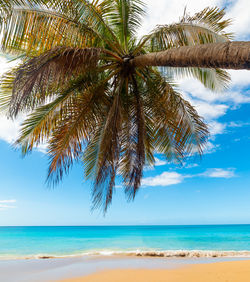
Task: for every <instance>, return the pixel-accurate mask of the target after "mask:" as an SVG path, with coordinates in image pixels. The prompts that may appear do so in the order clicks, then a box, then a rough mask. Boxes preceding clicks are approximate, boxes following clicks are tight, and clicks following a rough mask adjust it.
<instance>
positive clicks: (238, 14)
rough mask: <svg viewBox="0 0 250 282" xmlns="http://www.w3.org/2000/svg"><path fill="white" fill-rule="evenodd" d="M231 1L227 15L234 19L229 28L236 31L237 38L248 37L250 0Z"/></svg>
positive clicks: (249, 33) (249, 32)
mask: <svg viewBox="0 0 250 282" xmlns="http://www.w3.org/2000/svg"><path fill="white" fill-rule="evenodd" d="M230 2H231V3H230V4H231V5H230V6H229V8H228V9H227V16H228V17H229V18H231V19H232V20H233V24H232V26H231V27H230V28H229V30H230V31H232V32H234V33H235V35H236V38H239V37H240V38H241V39H247V37H248V36H249V35H250V31H249V26H250V17H249V9H250V3H249V0H237V1H230Z"/></svg>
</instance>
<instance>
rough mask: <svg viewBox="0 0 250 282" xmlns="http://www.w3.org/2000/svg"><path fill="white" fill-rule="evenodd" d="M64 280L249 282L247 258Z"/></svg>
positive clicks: (66, 281) (112, 271)
mask: <svg viewBox="0 0 250 282" xmlns="http://www.w3.org/2000/svg"><path fill="white" fill-rule="evenodd" d="M61 281H63V282H118V281H119V282H184V281H185V282H249V281H250V260H247V261H227V262H216V263H209V264H195V265H188V266H182V267H178V268H175V269H164V270H163V269H161V270H156V269H130V270H124V269H117V270H109V271H102V272H99V273H98V272H97V273H95V274H91V275H87V276H84V277H80V278H73V279H66V280H61Z"/></svg>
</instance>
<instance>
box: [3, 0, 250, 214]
mask: <svg viewBox="0 0 250 282" xmlns="http://www.w3.org/2000/svg"><path fill="white" fill-rule="evenodd" d="M6 3H7V4H6ZM144 11H145V6H144V4H143V2H142V1H141V0H103V1H98V0H93V1H92V2H89V1H86V0H67V1H59V0H51V1H49V0H36V1H24V0H10V1H7V0H0V19H1V25H2V33H3V36H2V42H1V46H2V50H3V51H4V52H6V53H7V52H8V53H10V54H13V55H14V56H16V57H18V58H19V60H21V63H20V64H19V65H18V66H17V67H16V68H14V69H12V70H11V71H9V72H8V73H6V74H5V75H4V76H3V78H2V82H1V90H0V101H1V109H2V110H5V111H7V114H8V115H9V116H10V117H11V118H16V117H17V115H18V114H20V113H22V112H24V113H28V116H27V118H26V120H25V121H24V122H23V124H22V128H21V132H20V136H19V138H18V140H17V142H16V143H17V144H18V145H21V147H22V152H23V153H24V154H26V153H28V152H30V151H31V150H32V149H33V147H34V146H37V145H39V144H40V143H43V142H47V143H48V155H49V158H50V166H49V171H48V181H49V182H50V183H52V184H54V183H57V182H58V181H59V180H61V179H62V177H63V174H65V173H66V174H67V173H68V172H69V170H70V168H71V166H72V164H73V163H74V162H75V161H81V162H82V163H83V165H84V171H85V177H86V178H90V179H92V180H93V182H94V183H93V206H94V207H99V206H101V207H103V209H104V211H106V210H107V207H108V206H109V204H110V203H111V200H112V194H113V188H114V186H115V180H116V175H117V174H119V175H120V177H121V178H122V181H123V184H124V188H125V193H126V195H127V196H128V199H134V197H135V195H136V192H137V191H138V189H139V187H140V184H141V178H142V175H143V168H144V166H145V165H154V162H155V159H154V153H155V152H158V153H162V154H164V155H165V156H166V158H167V159H168V160H172V161H178V162H181V161H182V160H183V158H186V157H188V156H189V155H190V154H194V153H195V152H198V153H200V154H201V153H202V150H203V149H204V146H205V144H206V141H207V138H208V128H207V125H206V123H205V122H204V121H203V119H202V118H201V117H200V116H199V115H198V113H197V112H196V110H195V108H194V107H193V106H192V105H191V104H190V103H189V102H187V101H186V100H185V99H184V98H183V97H182V95H181V94H180V93H178V91H177V88H176V86H175V85H174V84H173V82H172V77H173V76H183V75H187V76H192V77H194V78H196V79H198V80H200V81H201V82H202V83H203V84H204V85H205V86H206V87H208V88H210V89H212V90H215V91H218V90H222V89H224V88H225V87H226V86H227V84H228V82H229V80H230V78H229V75H228V74H227V73H226V72H225V71H224V70H222V69H220V67H222V68H249V58H250V56H249V53H250V52H249V49H250V48H249V43H240V42H231V41H229V40H230V38H231V34H228V33H226V32H225V31H224V29H225V28H226V27H227V26H228V25H229V23H230V20H225V19H224V15H225V12H224V10H220V9H218V8H216V7H215V8H206V9H204V10H202V11H201V12H199V13H196V14H195V15H194V16H189V15H188V14H187V13H184V16H183V17H182V19H181V20H180V22H179V23H176V24H170V25H163V26H156V28H155V29H154V30H152V31H151V32H150V33H149V34H147V35H145V36H143V37H142V38H137V31H138V29H139V28H140V25H141V20H142V17H143V16H144V15H145V12H144ZM6 14H7V15H8V17H7V16H6ZM234 44H236V45H237V44H238V45H239V46H238V45H237V46H236V48H238V49H237V50H241V49H242V48H243V49H244V50H246V51H244V50H243V51H242V53H241V55H240V56H239V55H238V56H235V55H234V56H231V57H230V54H231V53H230V52H231V51H230V50H233V51H232V52H234ZM244 44H245V45H246V46H247V47H246V46H245V45H244ZM214 46H217V47H214ZM225 46H226V47H225ZM232 46H233V47H232ZM242 46H243V47H242ZM214 48H220V51H221V50H222V51H221V52H218V49H217V50H216V52H215V49H214ZM223 48H224V49H223ZM225 48H226V49H225ZM240 48H241V49H240ZM223 50H226V51H225V52H226V53H225V52H224V51H223ZM244 52H245V53H244ZM238 54H239V52H238ZM157 66H165V67H164V68H163V69H159V68H157ZM173 67H175V68H173Z"/></svg>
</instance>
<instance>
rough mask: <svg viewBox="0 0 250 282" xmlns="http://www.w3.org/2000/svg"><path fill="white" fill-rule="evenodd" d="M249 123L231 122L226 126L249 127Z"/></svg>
mask: <svg viewBox="0 0 250 282" xmlns="http://www.w3.org/2000/svg"><path fill="white" fill-rule="evenodd" d="M249 125H250V122H242V121H231V122H230V123H229V124H228V125H227V126H228V127H243V126H249Z"/></svg>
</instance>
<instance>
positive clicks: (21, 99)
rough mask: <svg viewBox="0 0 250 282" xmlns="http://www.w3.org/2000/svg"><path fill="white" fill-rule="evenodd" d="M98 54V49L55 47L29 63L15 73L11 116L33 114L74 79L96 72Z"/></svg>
mask: <svg viewBox="0 0 250 282" xmlns="http://www.w3.org/2000/svg"><path fill="white" fill-rule="evenodd" d="M99 54H100V49H98V48H84V49H80V48H70V47H56V48H54V49H52V50H50V51H48V52H45V53H44V54H42V55H40V56H38V57H34V58H33V59H30V60H28V61H27V62H26V63H24V64H23V65H22V66H20V67H19V68H18V69H17V71H16V75H15V80H14V83H13V94H12V99H11V103H10V110H9V112H10V115H11V116H16V115H17V114H18V113H19V112H20V111H24V110H32V109H33V108H34V107H35V106H37V105H38V104H41V103H44V102H46V100H47V99H48V96H49V95H50V96H51V95H54V93H55V91H57V90H58V88H63V87H64V85H65V84H67V83H68V81H69V80H70V79H71V78H72V76H79V75H80V74H83V73H84V72H85V71H86V70H87V69H88V71H89V70H91V69H93V68H95V67H96V65H97V62H98V59H99ZM47 93H49V94H47Z"/></svg>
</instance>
